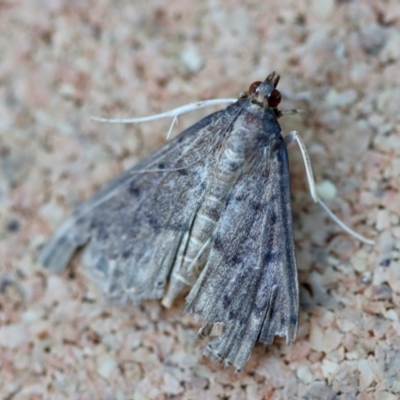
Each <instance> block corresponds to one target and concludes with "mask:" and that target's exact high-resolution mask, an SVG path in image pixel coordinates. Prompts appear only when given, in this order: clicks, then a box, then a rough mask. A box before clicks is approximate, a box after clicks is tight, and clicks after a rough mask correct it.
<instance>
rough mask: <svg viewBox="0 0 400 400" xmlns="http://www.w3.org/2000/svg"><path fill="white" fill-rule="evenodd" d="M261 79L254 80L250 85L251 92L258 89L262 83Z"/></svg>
mask: <svg viewBox="0 0 400 400" xmlns="http://www.w3.org/2000/svg"><path fill="white" fill-rule="evenodd" d="M261 83H262V82H261V81H257V82H253V83H252V84H251V85H250V87H249V94H253V93H255V92H256V91H257V89H258V87H259V86H260V85H261Z"/></svg>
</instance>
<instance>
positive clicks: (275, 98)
mask: <svg viewBox="0 0 400 400" xmlns="http://www.w3.org/2000/svg"><path fill="white" fill-rule="evenodd" d="M280 102H281V94H280V92H279V90H276V89H274V90H273V91H272V92H271V94H270V95H269V96H268V105H269V106H270V107H272V108H276V107H278V106H279V103H280Z"/></svg>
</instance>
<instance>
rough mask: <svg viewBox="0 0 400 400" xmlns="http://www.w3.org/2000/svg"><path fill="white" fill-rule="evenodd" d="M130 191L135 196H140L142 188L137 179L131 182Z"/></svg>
mask: <svg viewBox="0 0 400 400" xmlns="http://www.w3.org/2000/svg"><path fill="white" fill-rule="evenodd" d="M128 191H129V193H130V194H131V195H132V196H134V197H138V196H139V195H140V188H139V186H138V185H137V183H136V182H135V181H132V182H131V183H130V184H129V187H128Z"/></svg>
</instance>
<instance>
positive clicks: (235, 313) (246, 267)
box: [186, 139, 299, 370]
mask: <svg viewBox="0 0 400 400" xmlns="http://www.w3.org/2000/svg"><path fill="white" fill-rule="evenodd" d="M272 148H273V149H274V150H273V151H272V152H271V155H270V157H269V159H268V160H267V159H264V160H261V162H259V163H258V165H257V166H254V168H251V169H249V170H248V171H247V173H244V174H243V175H242V176H241V178H240V179H239V181H238V183H237V184H236V186H235V187H234V188H233V190H232V193H231V195H230V197H229V199H228V201H227V206H226V209H225V211H224V213H223V215H222V216H221V218H220V220H219V221H218V225H217V228H216V230H215V232H214V235H213V238H212V241H213V242H212V250H211V252H210V256H209V259H208V261H207V264H206V266H205V268H204V269H203V271H202V273H201V275H200V276H199V279H198V280H197V282H196V284H195V285H194V287H193V288H192V290H191V292H190V293H189V295H188V297H187V309H186V311H187V312H193V313H196V314H198V315H199V316H200V317H201V318H202V319H204V320H206V321H207V322H208V323H207V325H206V326H205V327H204V328H203V330H204V331H205V332H207V331H210V330H211V327H212V325H213V324H216V326H221V325H222V327H223V329H222V332H221V333H220V335H219V336H217V337H214V338H213V339H211V340H210V342H209V344H208V346H207V348H206V349H205V350H204V352H205V354H206V355H207V356H209V357H211V358H215V359H224V360H225V363H226V364H227V365H234V366H235V367H236V369H237V370H240V369H241V368H242V367H243V366H244V364H245V363H246V362H247V360H248V358H249V357H250V354H251V351H252V349H253V346H254V344H255V342H256V341H257V340H259V341H261V342H262V343H266V344H267V343H271V342H272V341H273V339H274V337H275V336H286V341H287V342H288V343H291V342H292V341H293V340H294V339H295V335H296V331H297V323H298V310H299V305H298V282H297V269H296V259H295V250H294V239H293V231H292V213H291V199H290V182H289V163H288V156H287V149H286V146H285V144H284V142H283V139H282V140H281V141H280V142H277V143H275V144H274V146H272Z"/></svg>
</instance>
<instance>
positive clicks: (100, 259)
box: [38, 101, 242, 302]
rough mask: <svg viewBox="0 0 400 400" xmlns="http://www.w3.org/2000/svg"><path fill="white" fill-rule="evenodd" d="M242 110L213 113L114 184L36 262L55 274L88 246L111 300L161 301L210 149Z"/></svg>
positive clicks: (90, 262) (203, 183)
mask: <svg viewBox="0 0 400 400" xmlns="http://www.w3.org/2000/svg"><path fill="white" fill-rule="evenodd" d="M241 108H242V104H241V102H240V101H239V102H237V103H235V104H233V105H231V106H230V107H228V109H227V110H224V111H221V112H217V113H214V114H211V115H210V116H208V117H206V118H204V119H203V120H201V121H199V122H198V123H197V124H195V125H193V126H192V127H191V128H189V129H187V130H186V131H184V132H183V133H181V134H180V135H179V136H177V137H176V138H174V139H173V140H171V141H170V142H168V143H167V144H166V145H164V146H163V147H162V148H161V149H160V150H159V151H157V152H155V153H154V154H153V155H151V156H150V157H148V158H147V159H145V160H143V161H142V162H141V163H139V164H138V165H136V166H135V167H134V168H132V169H131V170H129V171H127V172H126V173H125V174H123V175H122V176H121V177H119V178H117V179H115V180H114V181H111V182H110V183H109V184H108V185H106V186H105V187H104V188H103V189H101V190H100V191H99V192H97V193H96V194H95V195H94V196H92V197H91V198H90V199H89V200H88V201H87V202H85V203H84V204H83V205H82V207H80V208H78V209H77V210H76V212H75V213H74V214H73V216H72V217H71V218H70V219H69V220H67V221H66V222H65V223H64V224H63V225H62V226H61V227H60V228H59V230H58V231H56V233H55V234H54V235H53V237H52V238H51V239H50V241H49V242H48V243H47V244H46V245H45V247H44V248H43V249H42V251H41V252H40V254H39V257H38V258H39V262H41V263H42V264H43V265H44V266H46V267H47V268H49V269H52V270H56V271H60V270H62V269H63V268H65V266H66V265H67V264H68V262H69V261H70V259H71V258H72V256H73V254H74V253H75V251H76V250H77V248H78V247H80V246H83V245H85V244H87V246H86V249H85V253H84V263H85V264H86V265H87V267H88V268H87V270H88V272H89V274H90V275H91V277H92V278H94V279H95V280H96V281H97V283H98V284H99V285H100V287H102V289H103V290H104V291H105V292H106V293H107V294H108V295H109V297H111V298H115V299H116V300H117V301H120V302H125V301H134V302H138V301H140V300H143V299H148V298H161V297H162V295H163V292H164V288H165V284H166V282H167V279H168V275H169V272H170V269H171V266H172V265H173V263H174V259H175V256H176V254H177V252H178V249H179V246H182V245H184V243H181V242H182V240H183V238H184V237H185V238H186V240H187V235H185V232H187V231H188V230H189V228H190V224H191V221H192V220H193V218H194V216H195V214H196V211H197V209H198V206H199V204H200V203H201V201H202V198H203V195H204V191H205V190H206V187H207V175H208V174H209V172H210V168H212V167H213V162H215V159H214V156H213V151H214V150H215V148H216V146H217V145H218V143H219V141H220V140H221V139H222V138H223V136H224V134H226V132H227V131H229V128H230V126H231V122H232V121H233V120H234V118H235V116H236V115H237V114H238V113H239V112H240V110H241ZM171 205H173V206H172V207H171Z"/></svg>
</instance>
